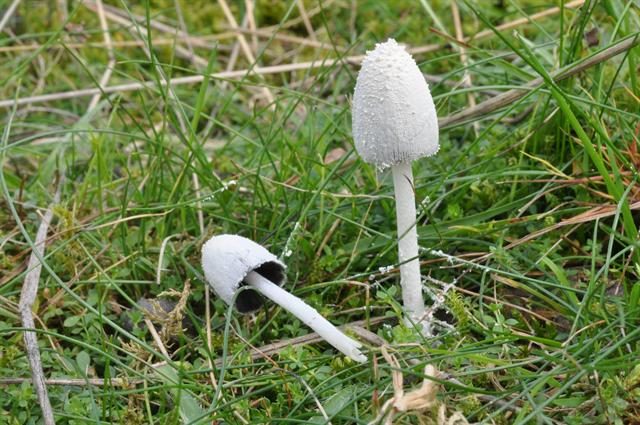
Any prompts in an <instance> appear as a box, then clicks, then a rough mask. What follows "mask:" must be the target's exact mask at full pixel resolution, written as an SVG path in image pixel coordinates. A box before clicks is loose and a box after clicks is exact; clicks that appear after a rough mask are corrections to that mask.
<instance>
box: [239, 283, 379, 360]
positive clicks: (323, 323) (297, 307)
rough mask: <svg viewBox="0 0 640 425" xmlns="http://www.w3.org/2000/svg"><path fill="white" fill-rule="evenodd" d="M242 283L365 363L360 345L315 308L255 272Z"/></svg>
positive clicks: (335, 345) (336, 346) (342, 350)
mask: <svg viewBox="0 0 640 425" xmlns="http://www.w3.org/2000/svg"><path fill="white" fill-rule="evenodd" d="M244 281H245V282H246V283H247V284H248V285H249V286H251V287H252V288H253V289H255V290H256V291H258V292H260V293H261V294H262V295H264V296H265V297H267V298H269V299H270V300H271V301H273V302H274V303H276V304H278V305H279V306H280V307H282V308H284V309H285V310H287V311H288V312H290V313H291V314H293V315H294V316H296V317H297V318H298V319H300V320H301V321H302V322H303V323H304V324H305V325H307V326H309V327H310V328H311V329H313V330H314V331H315V332H316V333H317V334H318V335H320V336H321V337H322V338H324V339H325V340H326V341H327V342H328V343H329V344H331V345H333V346H334V347H335V348H336V349H338V350H339V351H341V352H342V353H344V354H345V355H346V356H348V357H350V358H352V359H353V360H355V361H357V362H365V361H366V360H367V357H366V356H365V355H364V354H362V352H360V350H359V348H360V347H361V346H362V344H360V343H359V342H358V341H355V340H353V339H351V338H349V337H348V336H346V335H345V334H344V333H342V332H341V331H340V330H339V329H338V328H336V327H335V326H333V325H332V324H331V322H329V321H328V320H327V319H325V318H324V317H322V316H321V315H320V313H318V311H317V310H316V309H315V308H313V307H311V306H310V305H309V304H307V303H305V302H304V301H302V300H301V299H300V298H298V297H296V296H294V295H292V294H290V293H289V292H287V291H285V290H284V289H282V288H280V287H279V286H278V285H276V284H275V283H273V282H271V281H270V280H268V279H265V278H264V277H262V276H261V275H260V274H258V273H256V272H249V273H248V274H247V276H246V277H245V278H244Z"/></svg>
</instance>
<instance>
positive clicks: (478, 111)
mask: <svg viewBox="0 0 640 425" xmlns="http://www.w3.org/2000/svg"><path fill="white" fill-rule="evenodd" d="M638 44H640V37H638V36H637V35H636V36H632V37H628V38H626V39H624V40H623V41H621V42H619V43H617V44H614V45H613V46H610V47H607V48H606V49H604V50H602V51H601V52H599V53H596V54H595V55H593V56H590V57H588V58H586V59H583V60H581V61H578V62H577V63H573V64H571V65H569V66H567V67H565V68H563V69H560V70H557V71H555V72H552V73H550V74H551V77H552V78H553V80H554V81H556V82H558V81H562V80H566V79H567V78H569V77H571V76H573V75H576V74H578V73H580V72H582V71H584V70H585V69H588V68H590V67H592V66H594V65H597V64H599V63H602V62H604V61H607V60H609V59H611V58H612V57H614V56H616V55H619V54H620V53H623V52H625V51H627V50H629V49H631V48H633V47H635V46H636V45H638ZM543 83H544V79H543V78H542V77H538V78H536V79H534V80H531V81H529V82H528V83H527V84H525V85H523V86H522V87H518V88H515V89H511V90H509V91H506V92H504V93H502V94H501V95H499V96H496V97H493V98H491V99H487V100H485V101H484V102H482V103H479V104H478V105H476V106H475V107H472V108H467V109H465V110H462V111H460V112H457V113H455V114H452V115H449V116H447V117H444V118H441V119H439V120H438V124H439V125H440V128H447V127H453V126H455V125H457V124H460V123H464V122H466V121H468V120H470V119H472V118H476V117H479V116H482V115H487V114H490V113H492V112H495V111H497V110H498V109H501V108H503V107H505V106H507V105H510V104H512V103H513V102H515V101H516V100H518V99H520V98H521V97H523V96H524V95H526V94H527V93H529V92H531V91H532V90H535V89H537V88H539V87H540V86H542V84H543Z"/></svg>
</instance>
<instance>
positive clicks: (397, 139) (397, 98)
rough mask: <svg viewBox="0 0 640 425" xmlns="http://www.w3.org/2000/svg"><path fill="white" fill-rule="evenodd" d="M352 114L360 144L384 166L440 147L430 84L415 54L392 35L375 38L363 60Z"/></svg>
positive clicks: (365, 155) (365, 157)
mask: <svg viewBox="0 0 640 425" xmlns="http://www.w3.org/2000/svg"><path fill="white" fill-rule="evenodd" d="M352 120H353V123H352V124H353V137H354V139H355V145H356V150H357V151H358V153H359V154H360V156H361V157H362V159H363V160H365V161H366V162H369V163H372V164H375V165H376V166H378V167H380V168H386V167H389V166H391V165H396V164H400V163H409V162H411V161H413V160H416V159H418V158H422V157H425V156H431V155H433V154H435V153H436V152H438V149H439V143H438V118H437V115H436V108H435V105H434V104H433V98H432V97H431V92H430V91H429V86H428V85H427V82H426V81H425V79H424V76H423V75H422V73H421V72H420V69H419V68H418V66H417V65H416V62H415V60H414V59H413V57H411V55H410V54H409V53H407V51H406V50H405V48H404V47H403V46H401V45H399V44H398V43H397V42H396V41H395V40H394V39H392V38H390V39H389V40H387V41H386V42H385V43H378V44H376V48H375V49H374V50H372V51H368V52H367V54H366V56H365V58H364V61H363V62H362V68H361V69H360V72H359V73H358V79H357V81H356V88H355V93H354V96H353V116H352Z"/></svg>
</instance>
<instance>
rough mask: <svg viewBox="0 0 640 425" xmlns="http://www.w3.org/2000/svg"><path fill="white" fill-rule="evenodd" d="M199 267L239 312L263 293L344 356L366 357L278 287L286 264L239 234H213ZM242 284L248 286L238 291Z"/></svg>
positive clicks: (249, 309) (255, 305) (258, 300)
mask: <svg viewBox="0 0 640 425" xmlns="http://www.w3.org/2000/svg"><path fill="white" fill-rule="evenodd" d="M202 268H203V270H204V274H205V277H206V279H207V281H208V282H209V284H210V285H211V287H212V288H213V290H214V292H215V293H216V294H217V295H218V296H219V297H220V298H222V300H223V301H225V302H226V303H227V304H232V303H233V302H234V298H235V307H236V309H237V310H238V311H239V312H241V313H249V312H252V311H254V310H257V309H259V308H260V307H261V306H262V303H263V298H262V297H261V295H263V296H265V297H267V298H269V299H270V300H271V301H273V302H275V303H276V304H278V305H279V306H280V307H282V308H284V309H285V310H287V311H288V312H290V313H291V314H293V315H294V316H296V317H297V318H298V319H300V320H301V321H302V322H303V323H304V324H306V325H307V326H309V327H310V328H311V329H313V330H314V331H315V332H316V333H317V334H318V335H320V336H321V337H322V338H324V339H325V340H326V341H327V342H328V343H329V344H331V345H333V346H334V347H335V348H336V349H338V350H340V351H341V352H342V353H344V354H345V355H346V356H348V357H350V358H352V359H353V360H355V361H358V362H364V361H366V360H367V357H366V356H365V355H364V354H362V352H361V351H360V350H359V348H360V347H361V346H362V344H360V343H359V342H358V341H355V340H353V339H351V338H349V337H348V336H346V335H345V334H344V333H342V332H341V331H340V330H339V329H338V328H336V327H335V326H333V325H332V324H331V323H330V322H329V321H328V320H327V319H325V318H324V317H322V316H321V315H320V313H318V311H317V310H316V309H314V308H313V307H311V306H310V305H308V304H306V303H305V302H304V301H302V300H301V299H300V298H298V297H296V296H294V295H292V294H290V293H288V292H287V291H285V290H284V289H282V288H280V285H282V284H283V283H284V280H285V274H284V270H285V265H284V264H283V263H282V262H280V260H278V258H276V256H274V255H273V254H271V253H270V252H269V251H267V250H266V249H265V248H264V247H262V246H261V245H258V244H257V243H255V242H253V241H251V240H249V239H247V238H244V237H242V236H238V235H218V236H214V237H212V238H211V239H209V241H207V243H205V244H204V246H203V247H202ZM244 285H247V286H248V287H249V288H250V289H245V290H243V291H240V292H238V290H239V289H240V287H241V286H244ZM236 293H237V294H236Z"/></svg>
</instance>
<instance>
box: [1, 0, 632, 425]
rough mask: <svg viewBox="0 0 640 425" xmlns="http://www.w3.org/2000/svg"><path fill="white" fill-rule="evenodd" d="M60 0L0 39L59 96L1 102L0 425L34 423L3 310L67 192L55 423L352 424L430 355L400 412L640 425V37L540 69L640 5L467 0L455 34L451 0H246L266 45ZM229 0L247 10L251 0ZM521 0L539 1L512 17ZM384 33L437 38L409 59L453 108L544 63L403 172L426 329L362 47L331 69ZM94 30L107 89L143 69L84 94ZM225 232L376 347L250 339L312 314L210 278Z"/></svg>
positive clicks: (48, 359)
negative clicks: (206, 246) (433, 394)
mask: <svg viewBox="0 0 640 425" xmlns="http://www.w3.org/2000/svg"><path fill="white" fill-rule="evenodd" d="M10 3H12V2H9V1H7V0H5V1H4V3H2V2H0V16H5V12H6V11H7V10H8V9H9V5H10ZM63 3H64V2H59V3H55V2H38V1H35V2H34V1H21V2H20V3H19V4H18V8H17V9H16V11H15V12H14V13H13V15H12V16H11V17H10V18H9V20H8V21H7V23H6V26H5V27H4V31H3V32H2V33H1V34H0V56H1V57H2V60H0V81H1V84H0V101H2V100H17V99H25V98H28V97H31V96H36V95H41V94H49V93H71V94H68V95H65V96H54V98H53V99H49V100H48V101H46V102H34V103H31V104H21V105H20V106H15V105H13V106H12V105H10V106H9V107H6V108H3V109H1V111H2V112H1V113H0V120H1V122H2V127H3V132H2V134H3V136H2V139H1V141H2V144H1V146H0V163H1V164H2V173H1V174H0V187H1V188H2V193H3V197H2V200H1V201H0V203H1V207H2V208H0V335H1V336H2V337H1V338H0V385H1V386H2V387H3V388H2V394H3V395H2V397H0V422H2V423H9V424H23V423H41V422H42V412H41V409H40V405H39V404H38V403H37V398H36V394H35V392H34V388H33V386H32V384H31V381H30V377H31V373H30V369H29V365H28V360H27V356H26V350H25V347H24V342H23V334H24V329H23V328H22V324H21V321H20V315H19V312H18V307H17V304H18V301H19V297H20V291H21V289H22V286H23V283H24V281H25V275H26V273H27V272H28V270H27V263H28V260H29V257H30V255H31V252H32V248H33V246H34V238H35V234H36V231H37V228H38V226H39V224H40V221H41V217H42V214H43V212H44V211H45V210H46V209H47V208H49V207H50V205H51V204H52V200H53V198H54V193H55V191H56V188H57V187H58V185H60V191H61V201H60V202H59V203H53V205H51V208H52V209H53V212H54V220H53V223H52V225H51V228H50V231H49V233H48V238H47V240H46V250H45V255H44V257H43V260H44V265H43V272H42V275H41V279H40V282H39V291H38V297H37V299H36V304H35V306H34V308H33V312H34V315H35V323H36V326H37V337H38V341H39V344H40V352H41V356H42V365H43V369H44V374H45V377H46V378H47V379H50V380H54V379H58V380H62V381H57V382H56V381H52V382H50V383H49V385H48V392H49V398H50V400H51V404H52V406H53V411H54V415H55V418H56V422H57V423H69V424H80V423H82V424H84V423H96V424H98V423H132V424H136V423H139V424H142V423H145V424H146V423H153V424H166V423H193V424H196V423H212V422H214V423H329V422H330V423H333V424H337V423H345V424H347V423H349V424H350V423H362V424H366V423H369V422H370V421H372V420H374V418H376V416H377V415H378V414H379V413H380V409H381V408H382V406H383V405H384V403H385V402H386V401H387V400H389V399H390V398H391V397H392V396H393V394H394V386H393V382H392V372H393V371H398V370H399V371H400V372H401V373H402V375H403V377H404V389H405V391H406V392H409V391H412V390H415V389H416V388H418V387H420V385H421V383H422V380H423V379H424V375H423V371H424V368H425V366H426V365H433V366H435V367H436V368H437V369H438V370H439V371H440V372H441V375H440V376H439V378H438V379H437V380H436V381H437V382H438V383H439V384H440V386H439V387H433V388H436V389H437V406H432V407H430V408H428V409H425V410H420V411H410V412H407V413H395V416H394V423H438V421H439V419H438V409H444V410H443V411H444V414H445V416H446V417H452V416H453V415H454V414H456V412H458V414H459V416H458V417H460V416H462V417H464V418H466V421H468V422H469V423H476V422H482V423H484V422H486V423H522V424H525V423H542V424H552V423H558V424H560V423H562V424H589V423H593V424H599V423H619V424H623V423H636V422H640V393H639V392H638V391H640V390H639V388H640V378H639V376H640V366H638V352H639V351H640V326H639V325H640V286H638V285H637V284H636V282H637V280H638V277H639V276H640V263H639V262H638V250H637V248H638V247H637V226H638V208H639V205H640V204H638V202H639V201H640V191H638V185H637V180H638V174H637V171H636V170H637V167H638V165H640V154H639V153H638V146H637V145H638V142H639V140H638V139H639V136H640V127H639V126H638V123H639V122H640V84H639V82H638V61H639V59H640V58H639V55H640V48H639V47H635V48H633V49H630V50H628V51H626V52H624V53H622V54H621V55H618V56H616V57H614V58H612V59H610V60H607V61H605V62H603V63H600V64H597V65H595V66H592V67H590V68H588V69H587V70H585V71H583V72H581V73H579V74H577V75H574V76H572V77H570V78H567V79H565V80H562V81H557V82H556V81H554V80H553V79H552V78H550V74H552V72H553V71H555V70H558V69H568V70H570V69H571V68H572V67H575V66H576V64H577V63H579V62H580V60H582V59H584V58H586V57H588V56H591V55H593V54H595V53H596V52H598V51H600V50H603V49H605V48H606V47H607V46H610V45H612V44H614V43H615V42H617V41H619V40H622V39H625V38H627V37H634V36H638V35H639V34H640V33H639V32H638V30H637V28H639V27H640V10H639V9H638V6H637V4H634V3H633V2H631V1H623V0H606V1H602V2H585V4H584V5H583V6H582V7H576V5H575V4H573V3H572V4H570V6H571V7H569V8H566V9H564V10H562V11H561V12H560V11H557V12H554V13H549V14H545V15H544V16H542V17H538V15H537V14H538V13H540V12H544V11H545V10H549V9H551V8H553V7H554V6H558V4H555V3H545V2H541V1H539V0H527V1H519V2H514V1H511V0H509V1H502V2H495V3H494V2H486V1H471V0H467V1H461V2H458V3H457V5H458V7H459V9H460V14H461V17H462V27H461V28H460V29H461V31H462V33H463V34H464V35H466V36H473V35H474V34H478V33H480V32H481V31H484V30H489V31H492V32H493V33H492V34H488V35H486V36H483V37H482V38H479V39H478V40H473V38H472V39H471V40H469V41H468V42H467V43H464V44H457V43H452V42H451V41H452V40H454V39H455V33H456V31H455V23H454V19H453V17H452V14H451V9H450V4H449V3H447V2H429V3H427V2H408V1H402V2H393V4H391V3H389V4H386V3H385V2H373V1H366V2H357V3H355V2H354V3H353V4H352V3H351V2H347V1H333V2H322V3H317V2H305V3H304V6H305V7H304V9H305V12H304V13H303V14H302V15H301V12H300V9H299V7H298V6H297V4H296V2H291V1H288V2H275V1H267V0H261V1H258V2H256V4H255V9H254V14H253V17H254V20H255V24H256V26H257V27H258V28H261V29H263V30H264V31H263V32H261V33H260V35H258V36H255V37H254V36H253V35H252V34H250V33H249V34H246V40H247V43H248V47H249V48H250V49H251V50H252V52H251V53H252V55H253V56H254V57H255V58H256V62H255V63H254V62H253V61H249V60H247V57H246V52H244V51H243V49H241V48H239V47H236V46H239V44H238V43H237V38H236V33H233V32H230V30H229V29H228V28H229V23H228V21H227V19H226V18H225V14H224V13H223V10H222V9H221V8H220V4H219V3H217V2H200V3H198V4H196V5H192V4H189V5H188V4H187V3H185V2H172V1H167V0H162V1H157V2H153V4H151V5H149V4H147V3H146V2H139V3H138V2H136V3H129V2H125V3H123V2H115V1H114V2H109V4H110V5H111V6H112V7H115V8H116V10H115V11H114V9H112V8H110V7H107V8H106V12H107V15H106V18H107V19H106V21H105V22H106V28H107V30H108V32H109V34H110V37H111V41H108V40H105V39H104V34H103V29H102V28H103V24H101V22H100V19H99V12H97V9H96V8H95V7H89V6H91V4H93V3H91V4H90V3H89V2H85V3H86V5H83V4H81V3H75V2H68V5H67V9H66V10H64V9H63V8H62V7H60V6H59V5H60V4H63ZM105 7H106V6H105ZM230 7H231V11H232V13H233V14H234V16H235V19H236V20H237V21H238V22H239V23H240V24H241V23H242V20H243V18H242V17H244V16H245V15H246V9H245V3H244V2H233V3H231V4H230ZM116 12H119V14H120V15H119V16H120V19H121V21H117V20H115V19H116V18H114V13H116ZM305 14H306V16H307V17H308V18H309V20H308V23H309V24H310V26H311V28H312V34H310V33H309V31H308V29H307V26H306V25H305V22H304V19H302V18H303V17H304V16H305ZM136 17H139V18H140V19H139V20H138V21H135V18H136ZM523 17H524V18H527V17H536V18H535V19H530V20H529V21H524V22H522V23H519V24H517V25H515V26H514V27H512V28H509V29H508V30H505V31H499V28H498V26H499V25H501V24H505V23H509V22H514V21H516V20H518V19H520V18H523ZM122 19H124V20H125V21H122ZM134 21H135V22H137V23H131V22H134ZM0 22H2V20H1V18H0ZM126 22H129V24H127V25H125V24H124V23H126ZM158 23H162V24H165V25H168V26H169V27H170V28H172V29H171V30H170V31H169V32H166V31H164V32H163V31H162V29H159V26H158ZM176 29H179V30H181V31H183V32H185V33H188V34H189V35H190V36H192V38H191V39H189V40H185V39H183V38H182V39H181V38H180V37H176ZM146 34H150V35H151V37H147V36H146ZM265 34H266V35H265ZM212 35H213V36H216V37H217V38H216V39H212V38H211V37H210V36H212ZM285 36H286V37H285ZM287 37H288V38H287ZM387 37H395V38H397V39H398V41H400V42H403V43H406V44H408V45H409V46H411V47H418V46H425V45H432V44H433V45H436V44H440V45H441V46H440V47H439V48H430V49H429V50H428V52H427V53H423V54H417V55H416V56H415V57H416V59H417V62H418V65H419V66H420V68H421V70H422V71H423V72H424V73H426V74H428V75H432V76H440V77H441V79H440V81H439V82H432V83H431V84H430V87H431V91H432V93H433V95H434V100H435V102H436V106H437V110H438V115H439V116H440V117H441V118H442V117H446V116H449V115H452V114H453V113H455V112H458V111H461V110H465V109H466V108H469V101H470V97H472V98H473V99H474V100H475V101H476V102H477V103H481V102H482V101H485V100H487V99H490V98H492V97H495V96H496V92H505V91H507V90H509V89H513V88H521V87H523V86H524V85H525V84H526V83H528V82H529V81H531V80H533V79H535V78H537V77H542V78H543V84H542V85H541V86H540V87H539V88H535V89H531V90H528V92H527V93H526V94H525V95H524V96H521V97H520V98H519V99H518V100H516V101H514V102H512V103H511V104H509V105H507V106H506V107H504V108H502V109H500V110H499V111H493V112H492V113H489V112H487V113H484V114H482V115H481V116H475V117H474V118H472V119H471V120H469V121H467V122H465V123H463V124H456V125H452V126H449V127H447V128H446V129H443V131H442V132H441V136H440V137H441V150H440V152H439V153H438V155H437V156H436V157H433V158H429V159H424V160H421V161H419V162H418V163H416V164H414V173H415V175H416V197H417V199H418V200H419V212H420V217H419V220H418V222H419V227H418V232H419V237H420V245H421V247H422V248H423V251H422V252H423V254H422V258H421V260H422V264H423V266H422V273H423V276H424V278H425V290H426V293H427V294H428V295H429V298H430V301H429V303H430V304H432V303H433V302H434V301H433V300H437V301H436V302H437V303H438V304H441V307H440V308H439V309H438V312H437V314H436V317H437V326H436V327H437V329H438V334H437V336H436V337H435V338H433V339H429V340H424V339H422V338H421V337H420V336H418V335H416V334H415V333H414V331H413V330H411V329H407V328H406V327H404V326H403V325H402V324H401V321H399V320H398V319H399V318H400V317H401V316H402V314H401V306H400V304H399V300H400V293H399V289H400V288H399V281H398V279H399V274H398V269H397V267H396V266H397V264H396V262H397V254H396V249H397V247H396V242H395V211H394V204H393V197H392V194H393V193H392V185H391V179H390V177H389V176H388V175H387V174H388V173H380V172H378V171H377V170H375V169H374V168H372V167H370V166H368V165H366V164H364V163H363V162H362V161H361V160H360V159H359V158H358V156H357V153H356V152H355V151H354V148H353V141H352V136H351V115H350V99H351V95H352V91H353V86H354V84H355V77H356V75H357V69H358V67H357V66H354V65H353V64H351V63H350V62H349V61H346V60H344V61H335V62H334V61H333V58H336V57H349V56H352V55H359V54H362V53H364V52H365V50H366V49H371V48H372V47H373V45H374V43H375V42H376V41H382V40H384V39H386V38H387ZM140 40H142V42H140ZM316 40H317V42H316ZM321 42H322V43H324V45H322V46H319V43H321ZM100 43H102V44H100ZM136 43H137V44H136ZM134 44H135V45H134ZM109 46H112V47H111V49H112V54H113V58H114V59H115V63H116V65H115V68H114V70H113V73H112V75H111V76H110V78H109V79H108V81H107V82H106V84H105V85H107V86H116V85H119V84H128V83H132V82H140V81H146V82H148V84H146V88H144V89H138V90H133V91H115V92H108V93H103V94H98V97H96V98H95V99H94V98H93V96H94V95H89V96H83V95H82V93H81V92H78V90H81V89H85V88H95V87H99V82H100V80H101V79H102V78H103V76H104V73H105V70H106V69H107V64H108V63H109V60H110V58H111V53H110V50H111V49H110V47H109ZM145 48H146V51H147V52H148V53H145ZM234 49H235V50H237V52H235V53H234ZM463 53H464V55H462V54H463ZM193 55H195V56H197V58H196V59H193V58H194V56H193ZM465 56H466V57H465ZM233 58H236V59H235V63H234V64H233V66H231V67H230V69H235V70H238V69H253V70H255V71H258V72H260V69H261V68H264V67H266V66H276V65H286V64H291V63H300V62H307V61H313V60H316V61H319V60H323V59H326V60H327V65H326V66H323V67H316V68H309V69H300V70H296V71H287V72H273V73H269V74H266V75H256V74H249V75H247V76H244V77H240V78H233V79H230V78H218V77H208V75H209V74H210V73H212V72H221V71H225V70H226V69H227V67H228V66H229V62H230V61H232V60H234V59H233ZM205 64H206V65H205ZM197 75H205V77H204V78H200V81H198V82H196V83H193V84H181V85H176V86H174V87H171V88H170V87H168V86H167V85H165V84H164V81H166V80H168V79H170V78H177V77H186V76H197ZM465 75H468V76H469V77H468V78H469V79H470V81H471V86H469V87H465V86H464V85H461V84H460V83H461V81H462V79H463V78H464V76H465ZM267 91H268V92H269V93H270V94H267ZM269 95H271V96H272V97H273V99H274V100H273V102H269V101H268V99H269V97H268V96H269ZM92 100H93V101H94V103H95V102H97V103H96V104H97V107H96V108H94V109H88V105H89V104H90V102H91V101H92ZM220 233H237V234H241V235H243V236H246V237H249V238H251V239H253V240H256V241H258V242H260V243H262V244H264V245H265V246H267V247H268V248H269V249H270V250H271V251H272V252H273V253H275V254H276V255H278V256H280V257H281V258H282V259H283V260H284V261H286V263H287V265H288V270H287V277H288V281H287V282H288V283H287V284H286V287H287V289H288V290H290V291H292V292H293V293H295V294H296V295H298V296H300V297H301V298H303V299H305V300H306V301H307V302H309V303H310V304H312V305H313V306H314V307H316V308H317V309H318V310H319V311H320V312H321V313H323V314H324V315H326V317H328V318H329V320H331V321H332V322H333V323H336V324H346V323H351V322H355V321H363V322H362V323H363V324H362V326H361V328H364V329H365V330H369V331H371V332H373V333H374V334H375V335H374V336H372V335H371V334H366V333H363V331H361V330H359V328H355V329H353V330H352V331H349V332H355V333H352V335H356V334H357V335H360V336H362V335H365V337H366V339H365V342H366V344H367V352H368V353H369V358H370V361H369V362H368V363H366V364H364V365H359V364H355V363H353V362H351V361H350V360H349V359H346V358H344V357H343V356H340V355H338V354H337V353H336V351H335V350H333V349H332V348H331V347H330V346H328V345H326V344H323V343H313V344H306V345H300V344H295V345H289V346H284V347H280V348H279V349H277V350H268V347H264V346H266V345H267V344H270V343H273V342H275V341H281V340H283V341H286V340H292V341H297V339H295V338H298V337H301V336H304V335H306V334H308V333H309V330H308V329H307V328H306V327H305V326H304V325H303V324H302V323H300V322H299V321H297V320H295V319H294V318H292V317H291V316H290V315H289V314H287V313H286V312H283V311H282V310H281V309H280V308H278V307H276V306H275V305H274V304H268V305H267V308H265V309H263V310H261V312H259V313H258V314H256V315H249V316H243V315H239V314H237V313H235V312H234V311H232V310H231V309H229V308H227V306H226V305H224V303H223V302H222V301H220V300H219V299H217V298H216V297H215V295H212V296H211V298H210V299H209V298H208V295H207V293H206V284H205V282H204V280H203V274H202V270H201V268H200V247H201V245H202V244H203V242H204V241H206V240H207V239H208V238H209V237H210V236H212V235H214V234H220ZM158 282H159V283H158ZM187 283H188V284H189V285H188V286H187V288H186V289H187V290H186V291H185V290H184V289H185V285H186V284H187ZM167 291H169V292H170V293H167ZM171 291H172V292H171ZM159 296H160V297H161V298H168V299H171V300H174V301H176V302H177V303H178V307H177V308H176V309H175V310H174V312H173V314H172V315H169V316H167V315H163V314H161V312H160V311H158V310H157V309H155V310H154V309H152V310H153V311H149V312H147V313H146V314H145V313H144V312H143V311H142V310H141V309H140V307H139V304H140V300H141V299H142V298H147V299H155V298H156V297H159ZM145 318H146V319H150V320H151V321H152V322H153V323H154V326H153V328H152V327H150V326H149V324H148V323H147V322H145ZM208 319H209V320H210V330H211V347H210V349H209V348H208V344H207V339H208V338H207V326H208V325H207V322H208ZM153 331H155V332H156V333H157V335H156V337H157V338H159V339H160V340H161V342H162V343H161V344H158V343H157V342H156V341H155V340H154V337H153V335H152V334H153ZM367 335H368V336H367ZM380 342H384V343H385V344H386V348H384V350H387V351H388V354H389V355H391V356H392V357H391V359H392V360H393V361H391V362H390V361H389V358H388V357H385V356H383V349H382V348H381V347H380V346H379V343H380ZM256 347H263V353H262V354H260V353H258V354H256V350H255V349H256ZM163 350H164V351H165V352H164V353H163ZM264 350H267V351H264ZM374 359H375V361H374ZM396 361H397V364H396ZM212 365H213V367H212ZM398 365H399V367H398ZM92 379H102V380H103V381H100V382H98V383H99V384H100V385H92V381H91V380H92ZM94 383H95V382H94ZM458 423H463V420H461V419H460V422H458Z"/></svg>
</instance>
